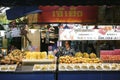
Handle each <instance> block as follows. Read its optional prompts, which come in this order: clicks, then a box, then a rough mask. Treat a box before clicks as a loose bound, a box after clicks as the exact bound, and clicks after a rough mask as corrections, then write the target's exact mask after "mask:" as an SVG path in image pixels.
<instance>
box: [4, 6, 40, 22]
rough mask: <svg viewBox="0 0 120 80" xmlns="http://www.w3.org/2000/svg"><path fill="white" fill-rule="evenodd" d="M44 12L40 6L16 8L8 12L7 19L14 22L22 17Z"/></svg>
mask: <svg viewBox="0 0 120 80" xmlns="http://www.w3.org/2000/svg"><path fill="white" fill-rule="evenodd" d="M38 12H42V10H40V9H39V7H38V6H15V7H13V8H11V9H9V10H7V11H6V15H7V19H8V20H14V19H17V18H20V17H22V16H25V15H28V14H33V13H38Z"/></svg>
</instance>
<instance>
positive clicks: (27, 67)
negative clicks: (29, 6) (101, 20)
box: [0, 6, 120, 80]
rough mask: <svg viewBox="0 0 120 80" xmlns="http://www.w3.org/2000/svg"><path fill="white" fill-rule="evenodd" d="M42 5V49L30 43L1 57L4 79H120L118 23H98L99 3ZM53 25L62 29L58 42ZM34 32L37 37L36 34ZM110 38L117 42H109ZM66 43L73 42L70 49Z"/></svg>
mask: <svg viewBox="0 0 120 80" xmlns="http://www.w3.org/2000/svg"><path fill="white" fill-rule="evenodd" d="M39 8H40V10H42V11H43V12H42V13H40V14H39V15H38V16H39V18H38V22H39V23H45V22H46V24H41V25H40V26H41V27H40V28H39V33H40V36H39V37H40V39H39V42H40V43H41V44H40V45H41V46H40V51H37V50H36V49H34V50H33V48H32V45H30V47H29V49H27V50H26V51H25V50H18V49H14V50H13V51H11V52H10V53H9V54H8V55H6V56H4V57H3V58H1V60H0V61H1V65H0V77H1V79H2V80H7V79H14V80H21V79H22V80H38V79H41V80H80V79H82V80H113V79H115V80H119V79H120V77H119V73H120V63H119V62H120V58H119V56H120V50H119V48H118V47H116V46H118V45H119V44H117V42H116V41H115V40H120V37H119V35H120V34H119V26H116V25H114V26H113V25H102V26H101V25H95V24H94V23H96V21H97V18H96V17H97V15H98V14H97V11H98V7H96V6H94V7H90V6H86V7H84V6H77V7H75V6H70V7H68V6H62V7H60V6H40V7H39ZM88 14H89V15H88ZM47 23H59V24H57V25H55V24H52V25H51V24H47ZM82 23H83V24H82ZM87 23H89V24H87ZM90 23H91V24H90ZM53 25H55V26H56V27H57V29H59V31H57V32H59V33H58V34H57V35H59V36H57V38H58V40H56V39H55V40H56V42H52V39H53V38H55V37H56V36H55V33H54V32H55V27H54V26H53ZM31 35H32V39H34V37H33V36H34V35H35V34H31ZM53 35H54V36H53ZM34 40H35V39H34ZM37 40H38V39H37ZM37 40H35V41H34V42H37ZM50 40H51V41H50ZM111 40H114V41H112V42H115V43H116V44H115V45H112V44H109V41H111ZM64 41H71V43H69V42H68V43H66V42H64ZM118 42H119V41H118ZM53 43H54V44H55V48H54V50H53ZM36 44H37V45H39V44H38V43H36ZM43 44H44V45H43ZM46 45H47V47H46ZM65 45H67V47H68V45H70V49H71V50H70V51H69V50H67V49H66V47H65ZM56 46H57V47H56ZM73 49H74V50H73ZM69 54H70V55H69Z"/></svg>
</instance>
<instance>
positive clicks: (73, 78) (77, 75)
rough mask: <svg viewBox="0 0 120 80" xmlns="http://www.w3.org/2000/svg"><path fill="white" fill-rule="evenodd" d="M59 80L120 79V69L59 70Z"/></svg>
mask: <svg viewBox="0 0 120 80" xmlns="http://www.w3.org/2000/svg"><path fill="white" fill-rule="evenodd" d="M58 80H120V71H59V72H58Z"/></svg>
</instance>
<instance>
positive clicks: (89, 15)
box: [38, 6, 98, 23]
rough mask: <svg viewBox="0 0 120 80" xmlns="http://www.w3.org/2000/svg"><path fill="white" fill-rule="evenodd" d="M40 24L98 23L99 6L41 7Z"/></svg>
mask: <svg viewBox="0 0 120 80" xmlns="http://www.w3.org/2000/svg"><path fill="white" fill-rule="evenodd" d="M39 9H40V10H42V12H41V13H39V16H38V22H60V23H65V22H69V23H71V22H72V23H74V22H75V23H80V22H96V21H97V18H98V7H97V6H39Z"/></svg>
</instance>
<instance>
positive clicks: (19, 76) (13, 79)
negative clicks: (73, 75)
mask: <svg viewBox="0 0 120 80" xmlns="http://www.w3.org/2000/svg"><path fill="white" fill-rule="evenodd" d="M32 67H33V66H22V67H18V68H17V70H16V71H14V72H0V80H55V79H54V78H55V72H54V71H32Z"/></svg>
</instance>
